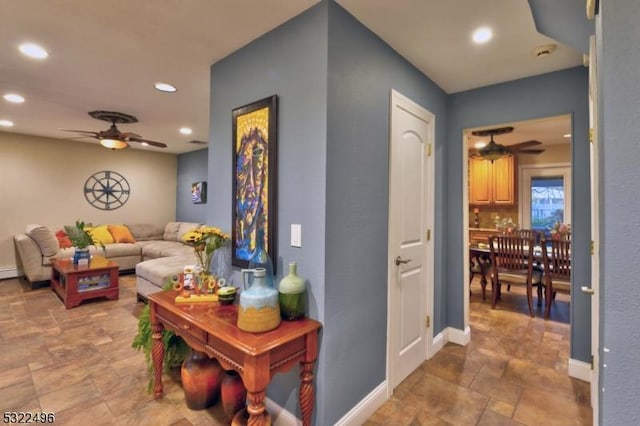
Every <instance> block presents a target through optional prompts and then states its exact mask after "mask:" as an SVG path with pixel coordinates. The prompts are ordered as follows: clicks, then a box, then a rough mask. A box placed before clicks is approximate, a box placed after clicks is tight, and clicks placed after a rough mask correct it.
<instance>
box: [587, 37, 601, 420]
mask: <svg viewBox="0 0 640 426" xmlns="http://www.w3.org/2000/svg"><path fill="white" fill-rule="evenodd" d="M597 106H598V81H597V67H596V45H595V36H591V39H590V42H589V127H590V131H589V132H590V135H589V138H590V139H591V143H590V149H591V156H590V168H591V170H590V171H591V244H592V249H591V289H590V291H589V289H587V291H588V292H590V293H591V355H592V356H593V359H592V362H591V365H592V368H591V407H592V409H593V424H594V425H595V424H598V400H599V398H598V390H599V387H600V384H599V383H600V382H599V365H600V352H599V347H600V331H599V328H600V300H599V297H600V296H599V294H600V292H599V288H600V263H599V262H600V256H599V253H600V228H599V226H600V212H599V206H600V192H599V186H598V183H599V182H600V171H599V168H598V146H599V145H598V144H599V141H598V113H597V112H598V108H597Z"/></svg>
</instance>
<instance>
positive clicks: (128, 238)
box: [107, 225, 136, 243]
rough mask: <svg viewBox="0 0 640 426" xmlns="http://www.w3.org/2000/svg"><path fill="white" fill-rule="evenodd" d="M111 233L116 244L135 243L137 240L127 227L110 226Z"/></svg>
mask: <svg viewBox="0 0 640 426" xmlns="http://www.w3.org/2000/svg"><path fill="white" fill-rule="evenodd" d="M107 228H108V229H109V233H110V234H111V235H112V236H113V240H114V241H115V242H116V243H135V242H136V239H135V238H133V235H131V231H129V228H127V226H126V225H108V226H107Z"/></svg>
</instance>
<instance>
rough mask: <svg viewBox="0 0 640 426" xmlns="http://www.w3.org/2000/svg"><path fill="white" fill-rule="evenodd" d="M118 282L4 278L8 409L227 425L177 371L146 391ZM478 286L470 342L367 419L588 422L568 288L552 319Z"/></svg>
mask: <svg viewBox="0 0 640 426" xmlns="http://www.w3.org/2000/svg"><path fill="white" fill-rule="evenodd" d="M120 282H121V284H120V299H119V300H117V301H107V300H97V301H93V302H92V301H88V302H84V303H83V304H81V305H80V306H79V307H76V308H74V309H70V310H65V309H64V306H63V305H62V303H61V302H60V300H59V299H58V298H57V296H56V295H55V294H54V293H53V292H52V291H51V290H50V288H48V287H45V288H42V289H38V290H35V291H30V290H28V289H27V287H26V286H24V284H22V283H21V282H20V281H19V280H17V279H9V280H3V281H0V348H2V350H0V408H2V410H3V411H48V412H54V413H56V420H57V421H56V424H60V425H81V424H94V425H136V426H137V425H181V426H182V425H184V426H187V425H204V424H213V425H216V424H225V423H224V415H223V413H222V410H221V408H220V404H217V405H216V406H214V407H212V408H211V409H208V410H203V411H192V410H189V409H188V408H187V407H186V405H185V404H184V396H183V393H182V389H181V387H180V384H179V375H178V377H167V378H166V379H165V397H164V398H163V399H162V400H160V401H154V400H153V397H152V396H151V395H149V394H148V393H147V391H146V389H147V380H148V377H147V373H146V365H145V360H144V356H143V355H142V354H141V353H139V352H137V351H135V350H133V349H132V348H131V339H132V338H133V336H134V335H135V332H136V325H137V319H136V318H137V315H138V313H139V311H140V308H141V305H140V304H138V303H136V298H135V277H134V276H123V277H121V279H120ZM472 288H473V295H472V296H471V318H470V319H471V330H472V331H471V333H472V334H471V335H472V338H471V342H470V343H469V345H467V346H466V347H461V346H457V345H453V344H448V345H447V346H445V348H444V349H443V350H441V351H440V352H439V353H438V354H436V355H435V356H434V357H433V358H432V359H430V360H429V361H427V362H425V363H424V364H423V365H422V366H421V367H420V368H419V369H418V370H416V371H415V372H414V373H413V374H411V375H410V376H409V377H408V378H407V379H406V380H405V381H404V382H403V383H402V384H401V385H400V386H399V387H398V388H397V389H396V392H395V394H394V396H393V398H391V399H390V400H389V401H388V402H386V403H385V404H384V405H383V406H382V407H381V408H380V409H379V410H378V411H377V412H376V413H375V414H374V415H373V416H372V417H371V419H369V420H368V421H367V423H366V424H367V425H370V426H374V425H385V426H388V425H394V426H395V425H440V424H441V425H445V424H454V425H467V424H469V425H476V424H478V425H501V424H527V425H535V424H545V425H549V424H558V425H569V424H591V409H590V408H589V384H588V383H584V382H581V381H578V380H574V379H571V378H569V377H568V376H567V358H568V351H569V326H568V324H567V322H568V315H569V314H568V303H567V300H568V299H567V297H566V296H562V295H559V296H558V297H559V300H558V301H556V303H555V306H554V310H553V311H552V320H550V321H544V320H542V319H541V318H540V317H539V316H540V315H541V314H542V311H541V310H540V311H538V312H537V315H538V317H536V318H533V319H532V318H529V317H528V315H526V312H527V307H526V298H525V297H524V296H523V294H522V293H521V292H520V290H519V289H516V288H513V289H512V291H511V292H510V293H507V294H506V295H505V296H503V300H502V301H501V302H500V304H499V308H498V309H497V310H491V309H490V304H489V301H486V302H483V301H482V298H481V297H480V295H479V293H480V291H479V286H478V285H477V284H474V285H472Z"/></svg>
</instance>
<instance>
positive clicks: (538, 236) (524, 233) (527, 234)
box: [508, 229, 544, 245]
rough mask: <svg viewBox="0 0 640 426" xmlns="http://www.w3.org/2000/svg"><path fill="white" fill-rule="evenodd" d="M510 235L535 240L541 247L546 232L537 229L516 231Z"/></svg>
mask: <svg viewBox="0 0 640 426" xmlns="http://www.w3.org/2000/svg"><path fill="white" fill-rule="evenodd" d="M508 235H517V236H519V237H522V238H533V240H534V242H535V245H540V242H541V241H542V239H543V236H544V232H542V231H538V230H535V229H514V230H512V231H511V232H510V233H509V234H508Z"/></svg>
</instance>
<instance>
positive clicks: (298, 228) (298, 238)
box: [291, 223, 302, 247]
mask: <svg viewBox="0 0 640 426" xmlns="http://www.w3.org/2000/svg"><path fill="white" fill-rule="evenodd" d="M291 247H302V225H299V224H293V223H292V224H291Z"/></svg>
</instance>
